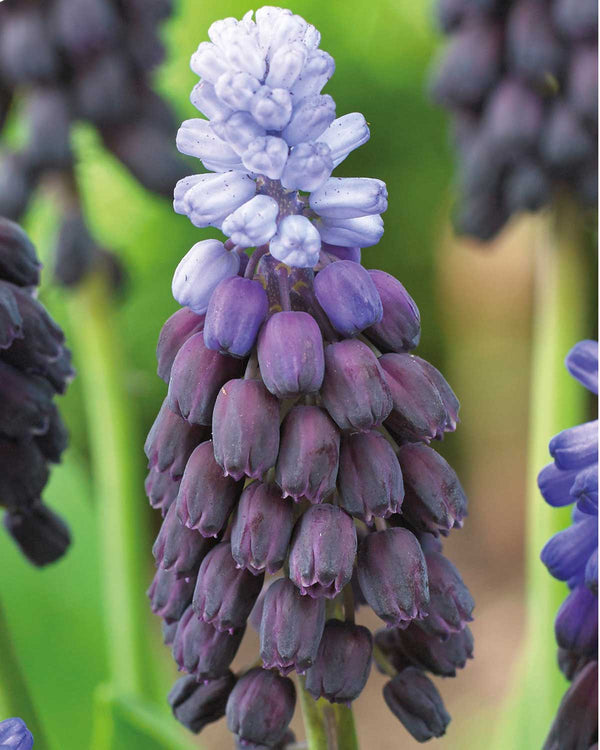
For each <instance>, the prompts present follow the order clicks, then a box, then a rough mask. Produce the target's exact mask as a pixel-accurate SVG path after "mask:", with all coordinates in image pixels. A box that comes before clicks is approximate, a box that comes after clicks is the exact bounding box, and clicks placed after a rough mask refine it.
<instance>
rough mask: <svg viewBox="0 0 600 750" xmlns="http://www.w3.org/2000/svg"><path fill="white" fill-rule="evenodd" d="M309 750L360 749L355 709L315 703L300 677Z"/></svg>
mask: <svg viewBox="0 0 600 750" xmlns="http://www.w3.org/2000/svg"><path fill="white" fill-rule="evenodd" d="M298 690H299V693H300V705H301V706H302V715H303V717H304V727H305V729H306V741H307V744H308V750H358V739H357V737H356V728H355V726H354V716H353V714H352V709H351V708H349V707H348V706H344V705H341V704H339V703H329V701H326V700H325V699H324V698H320V699H319V700H318V701H315V700H314V699H313V697H312V696H311V695H309V693H307V691H306V689H305V687H304V678H303V677H298Z"/></svg>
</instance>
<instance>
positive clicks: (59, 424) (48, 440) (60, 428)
mask: <svg viewBox="0 0 600 750" xmlns="http://www.w3.org/2000/svg"><path fill="white" fill-rule="evenodd" d="M34 440H35V442H36V445H37V447H38V448H39V449H40V450H41V452H42V454H43V455H44V457H45V458H47V459H48V461H51V462H52V463H54V464H58V463H60V460H61V456H62V454H63V452H64V451H65V449H66V447H67V445H68V444H69V431H68V430H67V428H66V426H65V423H64V422H63V421H62V418H61V416H60V412H59V411H58V409H57V408H56V406H55V405H54V404H52V409H51V411H50V424H49V426H48V430H47V431H46V432H45V433H44V434H43V435H38V436H37V437H35V438H34Z"/></svg>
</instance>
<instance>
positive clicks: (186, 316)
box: [156, 307, 204, 383]
mask: <svg viewBox="0 0 600 750" xmlns="http://www.w3.org/2000/svg"><path fill="white" fill-rule="evenodd" d="M203 328H204V315H196V313H195V312H192V311H191V310H190V309H189V308H187V307H182V308H180V309H179V310H177V312H174V313H173V315H171V317H170V318H168V319H167V321H166V322H165V324H164V325H163V327H162V328H161V330H160V334H159V337H158V344H157V345H156V359H157V360H158V369H157V372H158V377H159V378H162V379H163V380H164V381H165V383H168V382H169V378H170V377H171V367H172V366H173V362H174V360H175V357H176V356H177V352H178V351H179V350H180V349H181V347H182V346H183V344H184V343H185V342H186V341H187V340H188V339H189V338H190V337H191V336H193V335H194V334H195V333H199V332H200V331H202V330H203Z"/></svg>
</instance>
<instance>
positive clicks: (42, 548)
mask: <svg viewBox="0 0 600 750" xmlns="http://www.w3.org/2000/svg"><path fill="white" fill-rule="evenodd" d="M4 527H5V529H6V530H7V531H8V533H9V534H10V535H11V537H12V538H13V540H14V541H15V542H16V543H17V546H18V547H19V549H20V550H21V552H22V553H23V554H24V555H25V557H26V558H27V559H28V560H29V562H30V563H32V564H33V565H36V566H38V567H41V566H43V565H48V564H50V563H53V562H55V561H56V560H58V559H59V558H60V557H62V556H63V555H64V554H65V552H66V551H67V548H68V546H69V544H70V543H71V534H70V532H69V527H68V526H67V524H66V523H65V522H64V521H63V520H62V518H61V517H60V516H58V515H57V514H56V513H54V511H52V510H51V509H50V508H49V507H48V506H47V505H44V504H43V503H42V502H37V503H34V504H33V505H32V506H31V507H29V508H23V509H20V510H14V511H7V512H6V513H5V514H4Z"/></svg>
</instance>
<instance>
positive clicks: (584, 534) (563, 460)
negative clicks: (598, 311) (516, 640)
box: [538, 341, 598, 750]
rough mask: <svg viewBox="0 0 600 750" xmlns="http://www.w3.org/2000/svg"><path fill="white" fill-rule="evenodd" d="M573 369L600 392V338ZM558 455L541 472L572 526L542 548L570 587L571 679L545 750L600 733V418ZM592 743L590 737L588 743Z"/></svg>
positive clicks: (559, 633)
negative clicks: (599, 712)
mask: <svg viewBox="0 0 600 750" xmlns="http://www.w3.org/2000/svg"><path fill="white" fill-rule="evenodd" d="M566 366H567V369H568V370H569V372H570V373H571V375H573V377H574V378H576V379H577V380H578V381H579V382H580V383H581V384H582V385H584V386H585V387H586V388H587V389H588V390H589V391H591V392H592V393H596V394H597V393H598V342H597V341H580V342H579V343H578V344H576V345H575V346H574V347H573V349H571V351H570V352H569V354H568V355H567V358H566ZM550 454H551V456H552V458H553V459H554V462H553V463H551V464H549V465H548V466H546V467H545V468H544V469H542V471H541V472H540V474H539V477H538V485H539V488H540V491H541V493H542V495H543V496H544V499H545V500H546V502H547V503H548V504H549V505H552V506H553V507H555V508H558V507H563V506H566V505H573V512H572V523H571V525H570V526H569V527H568V528H566V529H564V530H563V531H559V532H558V533H557V534H555V535H554V536H553V537H552V538H551V539H550V540H549V541H548V542H547V544H546V546H545V547H544V549H543V550H542V554H541V558H542V562H543V563H544V564H545V565H546V567H547V568H548V570H549V571H550V573H551V575H553V576H554V578H557V579H558V580H559V581H565V582H566V583H567V585H568V587H569V589H570V593H569V595H568V596H567V598H566V599H565V601H564V602H563V604H562V606H561V608H560V609H559V611H558V614H557V616H556V622H555V631H556V640H557V642H558V645H559V647H560V651H559V662H560V666H561V669H562V670H563V672H564V673H565V675H566V676H567V677H568V678H569V679H571V680H572V681H573V682H572V685H571V687H570V688H569V690H568V691H567V693H566V695H565V697H564V698H563V702H562V704H561V707H560V709H559V711H558V714H557V717H556V720H555V722H554V725H553V727H552V730H551V732H550V735H549V737H548V740H547V742H546V745H545V746H544V747H545V750H554V749H556V750H558V749H559V748H566V747H584V745H583V744H577V743H578V742H579V741H580V740H582V741H583V742H587V738H588V737H589V739H590V740H593V737H594V734H595V733H596V732H597V720H596V718H595V717H596V703H597V693H596V697H595V698H594V690H592V689H591V688H590V689H588V688H589V685H593V684H595V679H596V677H595V675H596V673H597V651H598V420H594V421H592V422H586V423H585V424H581V425H577V426H576V427H570V428H569V429H567V430H563V431H562V432H560V433H559V434H558V435H556V436H555V437H554V438H552V440H551V441H550ZM589 744H591V743H588V744H585V747H588V746H589Z"/></svg>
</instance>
